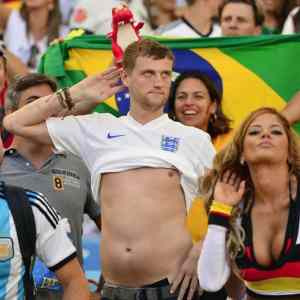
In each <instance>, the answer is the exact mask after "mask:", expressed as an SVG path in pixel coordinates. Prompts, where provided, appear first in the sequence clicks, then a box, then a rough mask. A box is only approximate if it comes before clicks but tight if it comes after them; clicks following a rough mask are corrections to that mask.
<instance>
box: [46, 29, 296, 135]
mask: <svg viewBox="0 0 300 300" xmlns="http://www.w3.org/2000/svg"><path fill="white" fill-rule="evenodd" d="M76 35H77V33H76V32H75V33H72V34H71V35H70V36H69V37H68V38H67V39H65V40H64V41H63V42H58V43H55V44H53V45H52V46H51V47H49V48H48V50H47V52H46V53H45V55H44V56H43V58H42V61H41V64H40V71H41V72H43V73H46V74H48V75H50V76H52V77H54V78H56V80H57V81H58V83H59V85H60V86H71V85H73V84H74V83H76V82H78V81H79V80H81V79H83V78H84V77H85V76H87V75H89V74H95V73H97V72H101V71H104V70H105V69H106V68H107V67H108V66H109V65H111V63H112V52H111V44H110V41H109V40H108V39H106V37H104V36H96V35H81V36H80V34H78V35H79V36H76ZM153 38H155V39H156V40H158V41H160V42H161V43H163V44H165V45H167V46H169V47H170V48H171V49H172V50H173V52H174V55H175V65H174V77H175V76H176V75H177V74H178V73H181V72H183V71H185V70H195V69H196V70H199V71H201V72H203V73H205V74H206V75H208V76H210V77H211V78H212V79H213V80H214V82H215V85H216V86H217V88H218V89H219V90H220V91H221V92H222V94H223V110H224V112H225V113H226V115H227V116H228V117H229V118H230V119H232V120H233V127H236V126H237V125H238V124H239V123H240V121H241V120H242V119H243V118H244V117H245V116H246V115H247V114H248V113H249V112H250V111H252V110H254V109H256V108H259V107H261V106H271V107H275V108H277V109H281V108H283V107H284V105H285V104H286V102H287V101H288V100H289V99H290V98H291V97H292V96H293V95H294V94H295V92H296V91H298V90H300V67H299V65H298V62H299V55H300V35H273V36H257V37H233V38H209V39H204V38H202V39H187V38H185V39H162V38H157V37H153ZM129 98H130V97H129V94H128V93H127V92H126V91H123V92H121V93H119V94H117V95H115V96H114V97H111V98H110V99H108V100H107V101H106V102H105V103H103V104H101V105H99V107H98V108H97V111H99V112H110V113H112V114H114V115H123V114H126V113H127V112H128V109H129V103H130V99H129ZM297 130H298V131H299V132H300V126H299V128H297Z"/></svg>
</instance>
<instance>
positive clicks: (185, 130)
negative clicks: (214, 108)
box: [169, 119, 210, 138]
mask: <svg viewBox="0 0 300 300" xmlns="http://www.w3.org/2000/svg"><path fill="white" fill-rule="evenodd" d="M169 126H170V127H171V128H174V129H175V130H177V131H178V132H179V133H181V134H183V135H184V136H187V137H188V136H195V137H199V138H210V136H209V134H208V133H207V132H205V131H204V130H201V129H199V128H196V127H193V126H187V125H184V124H182V123H180V122H177V121H173V120H171V119H170V122H169Z"/></svg>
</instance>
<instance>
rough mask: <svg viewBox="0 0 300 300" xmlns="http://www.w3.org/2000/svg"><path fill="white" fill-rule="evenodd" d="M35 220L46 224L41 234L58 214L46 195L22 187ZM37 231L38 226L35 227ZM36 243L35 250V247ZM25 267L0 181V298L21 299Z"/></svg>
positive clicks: (54, 222) (54, 220) (53, 223)
mask: <svg viewBox="0 0 300 300" xmlns="http://www.w3.org/2000/svg"><path fill="white" fill-rule="evenodd" d="M25 192H26V195H27V197H28V200H29V202H30V205H31V207H32V209H33V215H34V219H35V223H36V224H40V223H41V222H43V223H45V224H46V226H47V227H48V229H47V231H46V232H45V234H48V235H49V233H50V232H51V231H54V230H55V228H56V226H57V224H58V222H59V219H60V217H59V215H58V214H57V212H56V211H55V210H54V209H53V208H51V207H50V206H49V204H48V202H47V201H46V199H45V198H44V197H43V196H42V195H41V194H39V193H36V192H33V191H29V190H25ZM37 235H38V230H37ZM38 248H39V246H38V243H37V247H36V250H37V253H38V252H40V251H39V249H38ZM24 273H25V268H24V265H23V262H22V254H21V252H20V245H19V242H18V238H17V232H16V227H15V224H14V220H13V216H12V214H11V213H10V209H9V207H8V204H7V202H6V200H5V194H4V186H3V185H0V299H1V300H23V299H24V286H23V276H24Z"/></svg>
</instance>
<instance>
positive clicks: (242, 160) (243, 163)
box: [240, 157, 245, 166]
mask: <svg viewBox="0 0 300 300" xmlns="http://www.w3.org/2000/svg"><path fill="white" fill-rule="evenodd" d="M240 164H241V165H242V166H244V165H245V160H244V158H243V157H241V159H240Z"/></svg>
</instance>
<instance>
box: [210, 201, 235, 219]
mask: <svg viewBox="0 0 300 300" xmlns="http://www.w3.org/2000/svg"><path fill="white" fill-rule="evenodd" d="M232 208H233V207H232V206H230V205H227V204H224V203H221V202H218V201H215V200H214V201H213V202H212V205H211V207H210V210H209V212H210V213H219V214H222V215H224V216H227V217H230V216H231V212H232Z"/></svg>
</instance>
